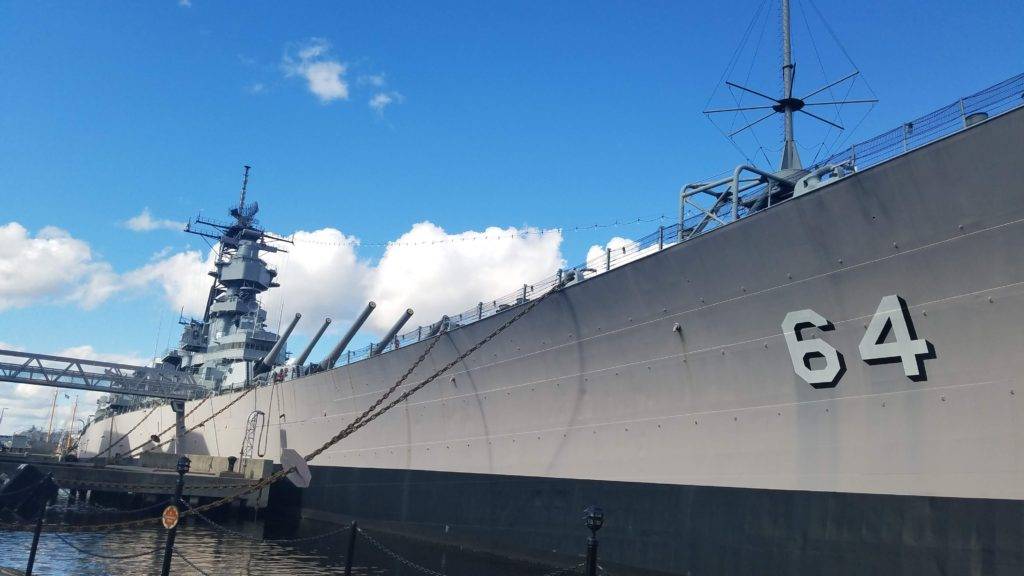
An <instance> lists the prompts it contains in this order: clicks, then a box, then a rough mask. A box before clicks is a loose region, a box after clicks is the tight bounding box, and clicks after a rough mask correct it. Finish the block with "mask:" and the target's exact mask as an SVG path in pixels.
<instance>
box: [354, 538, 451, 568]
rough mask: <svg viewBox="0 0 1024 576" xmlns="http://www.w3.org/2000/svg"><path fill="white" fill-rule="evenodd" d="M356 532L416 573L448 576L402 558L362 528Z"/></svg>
mask: <svg viewBox="0 0 1024 576" xmlns="http://www.w3.org/2000/svg"><path fill="white" fill-rule="evenodd" d="M356 530H358V531H359V535H360V536H362V537H363V538H366V541H367V542H369V543H370V544H372V545H373V547H374V548H376V549H378V550H380V551H381V552H383V553H384V554H385V555H387V556H390V557H391V558H393V559H394V560H396V561H398V562H401V563H402V564H405V565H406V566H408V567H409V568H412V569H413V570H416V571H419V572H423V573H424V574H430V576H447V575H446V574H444V573H443V572H438V571H436V570H431V569H430V568H426V567H424V566H420V565H419V564H417V563H415V562H413V561H412V560H409V559H407V558H404V557H402V556H400V555H399V554H398V553H397V552H395V551H394V550H392V549H390V548H388V547H387V546H385V545H383V544H381V543H380V542H379V541H378V540H377V539H376V538H374V537H373V536H370V535H369V534H367V533H366V531H365V530H363V529H362V528H356Z"/></svg>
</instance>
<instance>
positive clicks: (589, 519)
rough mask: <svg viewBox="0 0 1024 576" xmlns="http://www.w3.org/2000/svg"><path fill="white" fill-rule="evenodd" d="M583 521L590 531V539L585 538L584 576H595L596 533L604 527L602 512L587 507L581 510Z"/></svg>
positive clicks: (595, 507) (596, 508)
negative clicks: (585, 561) (585, 562)
mask: <svg viewBox="0 0 1024 576" xmlns="http://www.w3.org/2000/svg"><path fill="white" fill-rule="evenodd" d="M583 520H584V521H585V522H586V523H587V528H589V529H590V537H589V538H587V564H586V572H585V573H586V575H587V576H597V531H598V530H600V529H601V526H603V525H604V510H602V509H601V508H599V507H597V506H587V508H586V509H585V510H583Z"/></svg>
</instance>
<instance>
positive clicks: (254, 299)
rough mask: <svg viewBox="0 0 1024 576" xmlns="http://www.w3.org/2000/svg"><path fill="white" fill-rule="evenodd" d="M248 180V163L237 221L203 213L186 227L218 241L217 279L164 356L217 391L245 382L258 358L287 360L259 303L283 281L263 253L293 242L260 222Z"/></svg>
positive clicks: (235, 212) (233, 213) (276, 361)
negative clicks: (198, 315) (198, 311)
mask: <svg viewBox="0 0 1024 576" xmlns="http://www.w3.org/2000/svg"><path fill="white" fill-rule="evenodd" d="M248 182H249V167H248V166H246V167H245V174H244V176H243V177H242V191H241V194H240V198H239V201H238V206H237V207H235V208H232V209H231V211H230V214H231V216H232V218H233V219H234V221H233V222H230V223H227V224H225V223H219V222H215V221H213V220H207V219H204V218H202V217H199V218H196V219H195V221H190V222H189V224H188V226H187V227H186V231H187V232H189V233H192V234H196V235H199V236H203V237H205V238H209V239H213V240H215V241H216V242H217V245H216V246H217V257H216V260H215V261H214V270H212V271H211V272H210V276H212V277H213V279H214V281H213V284H212V285H211V286H210V293H209V296H208V297H207V300H206V307H205V310H204V312H203V319H202V321H199V320H194V319H190V320H188V321H187V323H185V329H184V330H183V331H182V334H181V340H180V342H179V345H178V348H177V349H174V350H170V351H169V352H168V353H167V354H166V355H165V356H164V358H163V363H165V364H169V365H173V366H176V367H178V368H179V369H181V370H185V371H189V372H192V373H193V374H195V376H196V381H197V382H198V383H200V384H202V385H204V386H206V387H208V388H210V389H212V390H223V389H230V388H236V387H240V386H243V385H244V384H245V383H246V381H247V380H248V379H249V378H250V377H251V376H252V375H251V373H250V372H251V370H250V369H251V367H252V364H253V363H255V362H258V361H261V360H266V361H267V362H269V363H272V364H283V363H284V360H285V357H286V352H285V349H284V347H283V346H280V347H278V348H277V349H275V348H274V344H275V343H277V341H278V335H277V334H275V333H273V332H271V331H269V330H267V327H266V321H267V312H266V310H264V309H263V308H262V307H261V306H260V302H259V296H260V294H262V293H264V292H266V291H267V290H269V289H271V288H274V287H276V286H278V284H277V283H276V281H275V278H276V277H277V271H276V270H274V269H273V268H271V267H270V266H268V265H267V263H266V262H265V261H264V260H263V259H261V258H260V253H261V252H278V251H280V250H281V249H280V248H279V247H278V246H277V245H278V244H280V243H285V242H289V241H288V240H287V239H285V238H280V237H277V236H274V235H272V234H268V233H267V232H266V231H265V230H263V229H262V228H260V227H259V223H258V222H257V220H256V214H257V213H258V212H259V204H257V203H255V202H254V203H251V204H247V203H246V201H245V196H246V187H247V186H248ZM282 340H287V336H285V338H283V339H282ZM272 351H273V352H274V354H273V355H269V354H268V353H269V352H272Z"/></svg>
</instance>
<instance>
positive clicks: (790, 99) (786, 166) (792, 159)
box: [704, 0, 878, 171]
mask: <svg viewBox="0 0 1024 576" xmlns="http://www.w3.org/2000/svg"><path fill="white" fill-rule="evenodd" d="M789 13H790V11H789V0H782V97H781V98H773V97H772V96H769V95H767V94H765V93H763V92H759V91H757V90H754V89H752V88H748V87H746V86H741V85H739V84H736V83H735V82H729V81H726V84H727V85H729V86H731V87H733V88H736V89H738V90H743V91H744V92H749V93H750V94H753V95H755V96H760V97H761V98H765V99H766V100H769V101H771V102H773V103H772V104H767V105H765V106H744V107H736V108H718V109H714V110H705V111H704V114H708V115H710V114H720V113H724V112H746V111H750V110H769V112H768V113H767V114H765V115H764V116H761V117H760V118H758V119H757V120H754V121H753V122H750V123H748V124H747V125H745V126H743V127H742V128H739V129H737V130H733V131H732V132H730V133H729V134H728V135H727V137H728V138H730V139H731V138H732V137H733V136H735V135H737V134H739V133H740V132H743V131H744V130H747V129H750V128H753V127H754V126H756V125H757V124H760V123H761V122H763V121H765V120H767V119H768V118H771V117H772V116H774V115H775V114H782V115H783V120H784V122H783V139H784V142H785V144H784V146H783V150H782V164H781V166H780V167H779V168H780V170H782V171H787V170H793V171H796V170H801V169H802V168H803V165H802V164H801V162H800V154H799V153H798V152H797V148H796V139H795V138H794V136H793V114H794V113H795V112H801V113H803V114H806V115H808V116H810V117H811V118H814V119H815V120H818V121H820V122H824V123H825V124H828V125H830V126H832V127H834V128H838V129H839V130H844V129H845V128H843V126H842V125H840V124H837V123H836V122H833V121H831V120H828V119H826V118H822V117H821V116H819V115H817V114H814V113H813V112H808V111H807V110H805V108H806V107H809V106H840V105H845V104H874V103H876V102H878V100H877V99H875V98H871V99H865V100H833V101H830V102H808V101H807V100H808V99H809V98H811V97H812V96H816V95H818V94H821V93H822V92H824V91H826V90H828V89H829V88H833V87H835V86H837V85H839V84H842V83H843V82H846V81H847V80H850V79H852V78H854V77H855V76H857V75H858V74H860V71H859V70H854V71H853V72H851V73H850V74H847V75H846V76H843V77H842V78H840V79H838V80H836V81H834V82H831V83H829V84H826V85H825V86H822V87H821V88H818V89H817V90H814V91H812V92H810V93H808V94H806V95H804V96H803V97H800V98H796V97H794V96H793V79H794V77H795V76H796V64H795V63H793V45H792V38H791V33H790V17H789Z"/></svg>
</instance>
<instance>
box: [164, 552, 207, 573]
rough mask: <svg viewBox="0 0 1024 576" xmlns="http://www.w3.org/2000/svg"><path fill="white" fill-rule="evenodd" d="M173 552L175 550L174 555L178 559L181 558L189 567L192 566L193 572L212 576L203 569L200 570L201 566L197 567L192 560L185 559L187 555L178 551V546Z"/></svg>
mask: <svg viewBox="0 0 1024 576" xmlns="http://www.w3.org/2000/svg"><path fill="white" fill-rule="evenodd" d="M173 550H174V554H175V555H176V556H177V557H178V558H181V559H182V560H184V561H185V564H188V565H189V566H191V567H192V569H193V570H195V571H196V572H199V573H200V574H202V575H203V576H210V574H209V573H208V572H205V571H203V569H202V568H200V567H199V566H196V565H195V564H193V563H192V561H191V560H189V559H188V558H185V555H184V554H182V553H181V552H179V551H178V547H177V546H175V547H174V548H173Z"/></svg>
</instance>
